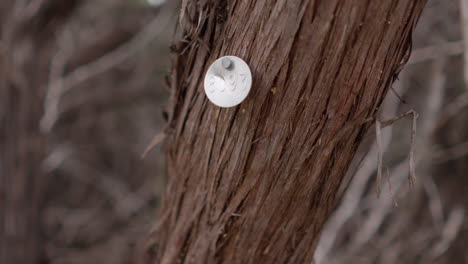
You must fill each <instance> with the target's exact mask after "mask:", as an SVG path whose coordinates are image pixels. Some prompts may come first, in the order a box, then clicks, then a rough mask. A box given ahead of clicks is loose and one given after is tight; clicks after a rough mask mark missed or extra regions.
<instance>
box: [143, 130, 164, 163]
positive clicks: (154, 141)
mask: <svg viewBox="0 0 468 264" xmlns="http://www.w3.org/2000/svg"><path fill="white" fill-rule="evenodd" d="M165 138H166V134H164V132H161V133H158V134H156V135H155V136H154V137H153V139H151V142H150V144H149V145H148V147H146V149H145V151H144V152H143V154H141V158H142V159H144V158H145V157H146V155H148V153H149V152H150V151H151V150H152V149H153V148H154V147H156V146H157V145H159V143H161V142H162V141H163V140H164V139H165Z"/></svg>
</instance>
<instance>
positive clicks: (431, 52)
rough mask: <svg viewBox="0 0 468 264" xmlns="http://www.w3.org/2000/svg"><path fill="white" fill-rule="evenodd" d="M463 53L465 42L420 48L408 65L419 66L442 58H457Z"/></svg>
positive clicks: (413, 53) (412, 55)
mask: <svg viewBox="0 0 468 264" xmlns="http://www.w3.org/2000/svg"><path fill="white" fill-rule="evenodd" d="M462 53H463V41H461V40H459V41H452V42H445V43H442V44H436V45H432V46H428V47H424V48H419V49H416V50H414V51H413V52H412V53H411V57H410V59H409V61H408V64H417V63H421V62H426V61H430V60H434V59H437V58H439V57H441V56H456V55H460V54H462Z"/></svg>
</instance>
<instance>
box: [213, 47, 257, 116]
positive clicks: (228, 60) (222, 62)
mask: <svg viewBox="0 0 468 264" xmlns="http://www.w3.org/2000/svg"><path fill="white" fill-rule="evenodd" d="M251 87H252V73H251V72H250V68H249V66H248V65H247V63H245V61H243V60H242V59H241V58H238V57H235V56H225V57H221V58H219V59H217V60H216V61H215V62H213V64H211V66H210V68H209V69H208V71H207V72H206V75H205V93H206V96H207V97H208V99H210V101H211V102H212V103H213V104H215V105H217V106H220V107H232V106H236V105H238V104H240V103H241V102H242V101H244V99H245V98H246V97H247V95H248V94H249V91H250V88H251Z"/></svg>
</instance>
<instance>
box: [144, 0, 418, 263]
mask: <svg viewBox="0 0 468 264" xmlns="http://www.w3.org/2000/svg"><path fill="white" fill-rule="evenodd" d="M183 3H184V4H183V5H182V7H183V9H182V16H181V27H182V29H181V32H182V33H183V34H182V36H181V38H179V39H177V40H176V43H175V46H174V50H175V51H176V54H175V58H174V68H173V75H172V77H173V78H172V89H173V90H172V92H173V94H172V101H171V107H170V109H169V113H168V117H169V124H168V129H167V134H168V140H167V141H168V145H167V173H168V181H169V182H168V186H167V190H166V193H165V196H164V199H163V201H162V205H161V215H164V217H163V218H161V220H160V221H161V222H160V223H159V224H158V226H159V228H158V229H156V230H155V234H153V237H154V239H155V240H154V241H153V244H152V247H153V250H152V251H150V252H151V253H153V255H152V256H151V257H150V260H152V261H153V263H177V262H179V263H221V262H223V263H259V262H260V261H261V262H263V263H265V262H266V263H310V262H311V261H312V257H313V253H314V250H313V249H314V247H315V244H316V242H317V240H318V238H319V232H320V230H321V228H322V225H323V223H324V222H325V220H326V219H327V218H328V216H329V214H330V213H331V211H332V210H333V208H334V207H335V206H336V203H337V199H336V198H335V194H336V192H337V190H338V188H339V186H340V183H341V181H342V178H343V177H344V175H345V172H346V170H347V168H348V166H349V164H350V162H351V159H352V157H353V155H354V153H355V152H356V149H357V147H358V145H359V143H360V142H361V140H362V137H363V135H364V134H365V133H366V132H367V130H368V128H369V127H370V125H371V124H372V121H374V119H375V115H376V112H377V110H378V108H379V106H380V104H381V102H382V99H383V96H384V95H385V93H386V91H387V89H388V87H389V84H390V83H391V82H392V81H393V80H394V78H395V76H396V74H398V72H399V70H401V67H402V65H403V64H404V63H405V62H406V60H407V58H408V55H409V48H410V43H411V32H412V30H413V28H414V25H415V24H416V21H417V18H418V17H419V14H420V12H421V10H422V8H423V6H424V4H425V1H423V0H421V1H392V0H385V1H378V2H376V1H338V0H333V1H312V0H310V1H300V0H288V1H283V0H275V1H271V0H268V1H267V0H259V1H252V2H249V1H229V2H224V1H211V0H204V1H184V2H183ZM222 55H236V56H239V57H241V58H243V59H244V60H246V61H247V62H248V63H249V65H250V67H251V69H252V72H253V75H254V85H253V88H252V91H251V94H250V95H249V97H248V98H247V100H246V101H245V102H244V103H242V104H241V105H240V106H238V107H235V108H231V109H220V108H217V107H215V106H214V105H212V104H210V103H209V102H208V101H207V99H206V98H205V96H204V94H203V86H202V79H203V75H204V73H205V71H206V69H207V67H208V65H209V64H210V63H211V62H212V61H214V60H215V59H216V58H218V57H219V56H222ZM272 91H275V92H272Z"/></svg>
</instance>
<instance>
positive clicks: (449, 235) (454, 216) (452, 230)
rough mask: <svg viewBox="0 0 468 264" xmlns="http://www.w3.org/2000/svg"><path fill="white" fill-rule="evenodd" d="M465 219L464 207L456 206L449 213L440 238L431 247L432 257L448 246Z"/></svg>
mask: <svg viewBox="0 0 468 264" xmlns="http://www.w3.org/2000/svg"><path fill="white" fill-rule="evenodd" d="M464 219H465V209H463V208H462V207H457V208H455V209H454V210H452V212H451V213H450V215H449V217H448V220H447V222H446V223H445V226H444V230H443V231H442V239H441V241H439V243H437V244H436V245H435V246H434V247H433V249H432V250H431V251H430V252H432V256H433V257H434V258H437V257H439V256H440V255H442V254H443V253H444V252H445V251H446V250H447V249H448V248H449V247H450V244H451V243H452V242H453V240H455V238H456V237H457V235H458V233H459V231H460V228H461V227H462V225H463V222H464Z"/></svg>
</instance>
